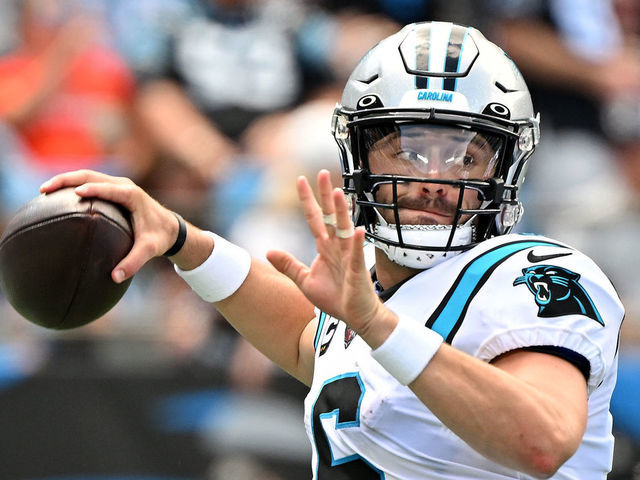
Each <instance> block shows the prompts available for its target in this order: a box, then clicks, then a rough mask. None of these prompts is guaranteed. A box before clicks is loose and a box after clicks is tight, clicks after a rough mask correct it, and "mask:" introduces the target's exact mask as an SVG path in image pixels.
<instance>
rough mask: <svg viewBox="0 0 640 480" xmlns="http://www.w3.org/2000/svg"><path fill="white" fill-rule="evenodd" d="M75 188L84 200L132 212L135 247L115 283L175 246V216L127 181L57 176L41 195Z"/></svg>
mask: <svg viewBox="0 0 640 480" xmlns="http://www.w3.org/2000/svg"><path fill="white" fill-rule="evenodd" d="M65 187H76V189H75V191H76V193H77V194H78V195H79V196H81V197H98V198H101V199H103V200H108V201H111V202H114V203H117V204H120V205H122V206H123V207H124V208H125V209H127V210H128V211H129V212H131V223H132V226H133V232H134V244H133V247H132V249H131V251H130V252H129V253H128V254H127V256H126V257H125V258H123V259H122V261H121V262H120V263H119V264H118V265H116V267H115V268H114V270H113V272H112V277H113V280H114V281H115V282H117V283H120V282H122V281H124V280H126V279H127V278H130V277H131V276H133V275H134V274H135V273H136V272H137V271H138V270H140V268H141V267H142V266H143V265H144V264H145V263H146V262H147V261H149V260H150V259H151V258H153V257H156V256H160V255H162V254H163V253H164V252H166V251H167V249H169V247H171V245H173V242H174V241H175V239H176V236H177V232H178V222H177V220H176V218H175V216H174V215H173V213H172V212H171V211H170V210H168V209H167V208H165V207H163V206H162V205H160V203H158V202H157V201H156V200H154V199H153V198H152V197H150V196H149V195H148V194H147V193H146V192H145V191H144V190H142V189H141V188H140V187H139V186H137V185H136V184H135V183H133V182H132V181H131V180H130V179H128V178H124V177H112V176H110V175H106V174H104V173H100V172H95V171H92V170H77V171H74V172H68V173H62V174H60V175H56V176H54V177H53V178H51V179H50V180H48V181H46V182H45V183H43V184H42V185H41V187H40V191H41V192H42V193H51V192H53V191H55V190H59V189H61V188H65Z"/></svg>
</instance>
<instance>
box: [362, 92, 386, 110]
mask: <svg viewBox="0 0 640 480" xmlns="http://www.w3.org/2000/svg"><path fill="white" fill-rule="evenodd" d="M356 106H357V107H358V109H362V110H364V109H368V108H381V107H383V105H382V100H380V97H378V96H377V95H365V96H364V97H361V98H360V100H358V104H357V105H356Z"/></svg>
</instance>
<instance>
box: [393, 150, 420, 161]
mask: <svg viewBox="0 0 640 480" xmlns="http://www.w3.org/2000/svg"><path fill="white" fill-rule="evenodd" d="M395 157H396V158H398V159H400V160H404V161H407V162H422V163H427V159H426V157H423V156H422V155H420V154H419V153H418V152H414V151H413V150H400V151H398V152H396V153H395Z"/></svg>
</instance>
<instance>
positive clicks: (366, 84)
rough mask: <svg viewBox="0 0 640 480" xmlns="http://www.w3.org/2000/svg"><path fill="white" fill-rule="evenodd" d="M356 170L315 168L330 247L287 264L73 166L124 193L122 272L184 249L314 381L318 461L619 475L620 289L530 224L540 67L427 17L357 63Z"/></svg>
mask: <svg viewBox="0 0 640 480" xmlns="http://www.w3.org/2000/svg"><path fill="white" fill-rule="evenodd" d="M332 132H333V135H334V137H335V139H336V142H337V144H338V149H339V152H340V158H341V165H342V170H343V179H344V183H343V185H342V187H341V188H335V187H334V186H333V185H332V184H331V180H330V175H329V172H328V171H321V172H320V173H319V174H318V177H317V190H316V194H315V195H314V193H313V190H312V188H311V186H310V184H309V183H308V181H307V180H306V179H305V178H300V179H299V180H298V183H297V190H298V195H299V198H300V204H301V207H302V210H303V212H304V215H305V218H306V220H307V223H308V226H309V229H310V231H311V232H312V234H313V236H314V238H315V241H316V247H317V251H318V255H317V257H316V259H315V260H314V262H313V263H312V264H311V265H310V266H307V265H304V264H303V263H301V262H299V261H298V260H297V259H295V258H294V257H293V256H291V255H290V254H288V253H286V252H282V251H272V252H269V254H268V260H269V262H270V264H267V263H264V262H259V261H256V260H252V259H251V258H250V256H249V254H248V253H247V252H246V251H244V250H243V249H241V248H240V247H238V246H236V245H233V244H231V243H230V242H228V241H227V240H225V239H223V238H221V237H220V236H218V235H216V234H214V233H212V232H206V231H203V230H201V229H199V228H197V227H195V226H194V225H192V224H188V223H186V222H185V221H184V220H183V219H182V218H181V217H180V216H179V215H177V214H175V213H173V212H171V211H169V210H167V209H166V208H164V207H162V206H161V205H160V204H159V203H158V202H156V201H155V200H154V199H152V198H151V197H150V196H149V195H147V194H146V193H145V192H144V191H143V190H142V189H140V188H139V187H137V186H136V185H135V184H133V183H132V182H131V181H130V180H128V179H124V178H114V177H109V176H107V175H104V174H102V173H98V172H91V171H76V172H68V173H64V174H62V175H58V176H56V177H53V178H52V179H51V180H49V181H48V182H46V183H45V184H44V185H43V186H42V187H41V189H42V191H43V192H44V193H48V192H51V191H53V190H56V189H58V188H61V187H64V186H76V191H77V192H78V194H79V195H81V196H98V197H102V198H105V199H107V200H111V201H115V202H118V203H120V204H122V205H123V206H124V207H125V208H127V209H128V210H129V211H130V212H131V214H132V218H133V224H134V230H135V243H134V246H133V249H132V250H131V252H130V253H129V254H128V255H127V256H126V257H125V258H124V259H123V260H122V262H121V263H120V264H119V265H118V266H116V268H115V269H114V271H113V274H112V275H113V279H114V281H116V282H120V281H122V280H123V279H125V278H128V277H130V276H131V275H133V274H134V273H135V272H136V271H138V269H140V268H141V267H142V266H143V265H144V264H145V263H146V262H147V261H148V260H149V259H150V258H152V257H154V256H160V255H163V254H164V255H165V256H167V257H169V259H170V260H171V261H172V262H173V263H174V264H175V267H176V271H177V272H178V274H179V275H181V276H182V277H183V278H184V279H185V280H186V281H187V282H188V283H189V285H191V287H192V288H193V289H194V290H195V291H196V292H197V293H198V294H199V295H200V296H201V297H202V298H203V299H204V300H206V301H209V302H213V303H214V304H215V307H216V308H217V309H218V310H219V311H220V312H221V313H222V314H223V315H224V316H225V317H226V318H227V320H228V321H229V322H230V323H231V324H232V325H233V326H234V327H235V328H236V329H237V330H238V331H239V332H240V333H241V334H242V335H244V336H245V337H246V338H247V339H248V340H249V341H251V342H252V343H253V344H254V345H255V346H256V347H257V348H258V349H260V350H261V351H262V352H263V353H265V354H266V355H267V356H268V357H270V358H271V359H272V360H273V361H274V362H276V363H277V364H278V365H280V366H281V367H282V368H283V369H285V370H286V371H287V372H289V373H290V374H291V375H293V376H294V377H296V378H297V379H299V380H300V381H301V382H303V383H305V384H306V385H308V386H309V394H308V396H307V398H306V400H305V425H306V430H307V433H308V436H309V439H310V442H311V444H312V447H313V458H312V459H311V461H312V474H313V478H314V479H318V480H326V479H332V480H347V479H350V480H368V479H376V480H381V479H385V480H425V479H434V480H435V479H443V478H444V479H457V480H458V479H459V480H462V479H465V480H471V479H474V480H475V479H528V478H554V479H563V480H569V479H572V480H596V479H604V478H606V476H607V473H608V471H609V470H610V469H611V466H612V456H613V436H612V433H611V428H612V421H611V415H610V413H609V401H610V398H611V394H612V391H613V388H614V385H615V381H616V366H617V347H618V335H619V330H620V326H621V323H622V319H623V316H624V310H623V307H622V305H621V303H620V301H619V299H618V296H617V294H616V292H615V290H614V288H613V286H612V285H611V283H610V281H609V280H608V279H607V278H606V276H605V275H604V274H603V273H602V272H601V270H600V269H599V268H598V267H597V266H596V265H595V264H594V263H593V262H592V261H591V260H590V259H589V258H587V257H586V256H585V255H583V254H582V253H580V252H579V251H577V250H575V249H573V248H572V247H570V246H569V245H565V244H563V243H561V242H557V241H555V240H552V239H549V238H545V237H541V236H536V235H522V234H514V233H511V231H512V229H513V227H514V226H515V225H516V224H517V223H518V221H519V220H520V218H521V216H522V214H523V207H522V205H521V201H520V193H521V187H522V182H523V180H524V176H525V173H526V170H527V166H528V162H529V159H530V157H531V154H532V153H533V151H534V149H535V147H536V145H537V144H538V141H539V139H540V130H539V121H538V117H537V116H536V115H535V113H534V110H533V106H532V104H531V98H530V95H529V92H528V89H527V86H526V84H525V82H524V80H523V78H522V76H521V75H520V73H519V71H518V69H517V68H516V66H515V65H514V64H513V62H512V61H511V60H510V59H509V57H508V56H507V55H505V53H504V52H503V51H502V50H501V49H500V48H499V47H497V46H496V45H494V44H493V43H491V42H489V41H488V40H487V39H485V37H484V36H483V35H482V34H481V33H480V32H479V31H477V30H476V29H474V28H470V27H465V26H461V25H455V24H451V23H446V22H428V23H418V24H412V25H408V26H406V27H405V28H403V29H402V30H401V31H399V32H398V33H396V34H394V35H392V36H390V37H388V38H387V39H385V40H383V41H382V42H380V43H379V44H378V45H376V46H375V47H374V48H373V49H372V50H371V51H370V52H369V53H368V54H367V55H366V56H365V57H364V58H363V59H362V60H361V62H360V63H359V65H358V66H357V67H356V68H355V70H354V72H353V73H352V75H351V77H350V78H349V80H348V82H347V84H346V86H345V89H344V92H343V95H342V98H341V101H340V104H338V105H337V107H336V109H335V112H334V115H333V121H332Z"/></svg>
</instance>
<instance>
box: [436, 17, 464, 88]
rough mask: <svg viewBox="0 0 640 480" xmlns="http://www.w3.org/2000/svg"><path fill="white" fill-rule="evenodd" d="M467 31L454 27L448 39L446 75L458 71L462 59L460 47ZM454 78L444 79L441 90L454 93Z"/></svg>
mask: <svg viewBox="0 0 640 480" xmlns="http://www.w3.org/2000/svg"><path fill="white" fill-rule="evenodd" d="M468 31H469V29H468V28H465V27H461V26H459V25H454V27H453V29H452V30H451V36H450V37H449V45H448V46H447V60H446V62H445V66H444V71H445V72H447V73H453V72H455V73H458V70H459V69H460V57H462V47H463V45H464V41H465V40H466V38H467V33H468ZM456 82H457V78H456V77H448V78H445V79H444V82H443V84H442V89H443V90H450V91H455V89H456Z"/></svg>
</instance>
